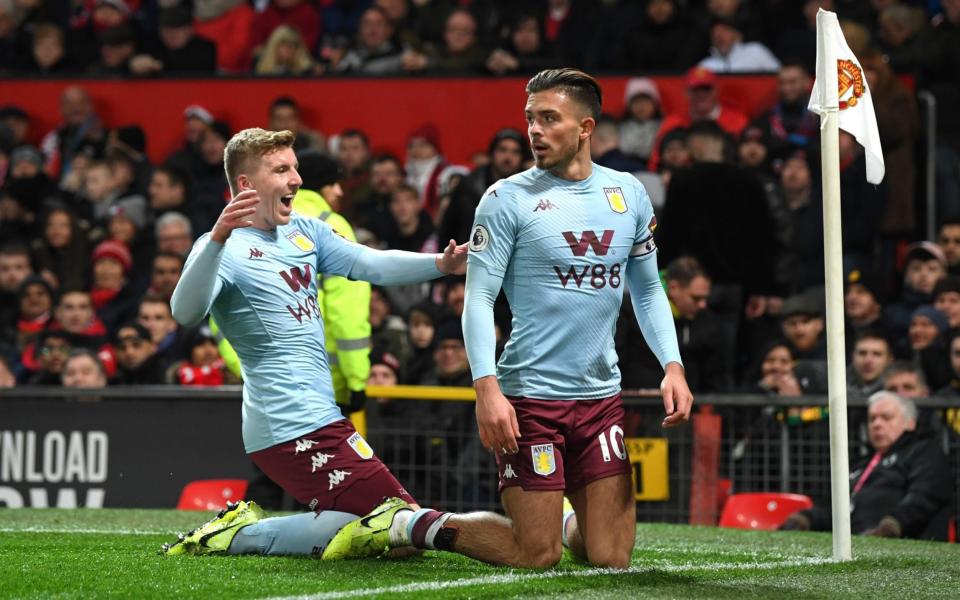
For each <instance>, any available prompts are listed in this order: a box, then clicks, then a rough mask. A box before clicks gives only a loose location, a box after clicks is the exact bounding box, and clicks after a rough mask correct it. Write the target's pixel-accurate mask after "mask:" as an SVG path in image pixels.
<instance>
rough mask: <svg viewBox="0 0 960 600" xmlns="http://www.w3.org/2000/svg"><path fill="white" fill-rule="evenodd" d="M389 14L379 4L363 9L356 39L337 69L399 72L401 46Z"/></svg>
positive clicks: (383, 73)
mask: <svg viewBox="0 0 960 600" xmlns="http://www.w3.org/2000/svg"><path fill="white" fill-rule="evenodd" d="M395 33H396V30H395V27H394V24H393V22H391V20H390V17H389V15H388V14H387V13H386V11H384V10H383V9H382V8H380V7H378V6H371V7H370V8H368V9H367V10H365V11H364V12H363V16H362V17H361V18H360V27H359V28H358V29H357V35H356V39H355V40H354V42H353V45H352V46H351V47H350V49H349V50H347V52H346V54H344V56H343V58H341V59H340V60H339V61H338V62H337V63H336V67H335V68H336V71H337V72H338V73H346V74H363V75H381V76H383V75H398V74H401V73H403V48H402V47H401V46H400V44H399V43H398V41H397V39H396V38H395Z"/></svg>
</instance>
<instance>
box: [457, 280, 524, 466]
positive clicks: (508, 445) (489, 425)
mask: <svg viewBox="0 0 960 600" xmlns="http://www.w3.org/2000/svg"><path fill="white" fill-rule="evenodd" d="M502 283H503V276H502V275H491V274H490V273H489V272H488V271H487V269H486V268H485V267H483V266H482V265H474V266H471V267H470V268H469V269H468V270H467V287H466V290H465V293H464V305H463V339H464V344H465V345H466V347H467V358H468V361H469V363H470V371H471V373H472V374H473V380H474V381H473V385H474V388H476V390H477V428H478V430H479V432H480V441H481V443H483V446H484V447H485V448H486V449H487V450H490V451H491V452H496V453H502V454H507V453H510V454H514V453H516V452H517V451H518V446H517V438H519V437H520V426H519V425H518V424H517V414H516V411H515V410H514V409H513V405H511V404H510V402H509V401H508V400H507V399H506V397H504V395H503V392H502V391H501V390H500V382H499V381H497V375H496V372H497V371H496V361H495V356H496V335H495V330H494V321H493V304H494V302H495V301H496V299H497V294H498V293H500V286H501V284H502Z"/></svg>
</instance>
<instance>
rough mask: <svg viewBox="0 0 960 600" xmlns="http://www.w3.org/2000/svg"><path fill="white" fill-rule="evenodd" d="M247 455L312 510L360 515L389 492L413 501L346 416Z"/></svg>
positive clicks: (387, 495) (390, 495)
mask: <svg viewBox="0 0 960 600" xmlns="http://www.w3.org/2000/svg"><path fill="white" fill-rule="evenodd" d="M250 458H251V459H253V462H254V463H256V465H257V466H258V467H260V468H261V469H262V470H263V472H264V473H266V474H267V477H269V478H270V479H272V480H273V481H274V482H276V483H277V484H278V485H279V486H280V487H282V488H283V489H284V490H286V491H287V493H289V494H290V495H291V496H293V497H294V498H296V499H297V501H298V502H300V503H301V504H306V505H307V506H309V507H310V508H311V509H312V510H315V511H317V512H319V511H321V510H339V511H341V512H346V513H353V514H355V515H365V514H367V513H369V512H370V511H371V510H373V509H374V508H375V507H376V506H377V505H379V504H380V503H381V502H383V499H384V498H389V497H394V496H396V497H398V498H402V499H404V500H406V501H407V502H409V503H410V504H416V501H415V500H414V499H413V496H411V495H410V494H409V493H408V492H407V490H406V489H404V487H403V486H402V485H400V482H399V481H397V478H396V477H394V476H393V474H392V473H391V472H390V471H389V470H388V469H387V467H386V465H384V464H383V463H382V462H380V459H379V458H377V456H376V455H374V453H373V448H371V447H370V445H369V444H367V441H366V440H365V439H363V437H362V436H361V435H360V434H359V433H357V430H356V429H354V427H353V423H351V422H350V421H349V420H348V419H342V420H340V421H336V422H335V423H331V424H330V425H327V426H326V427H321V428H320V429H318V430H316V431H314V432H313V433H308V434H306V435H304V436H301V437H300V438H298V439H295V440H290V441H289V442H284V443H282V444H277V445H276V446H271V447H270V448H265V449H264V450H258V451H257V452H254V453H252V454H250Z"/></svg>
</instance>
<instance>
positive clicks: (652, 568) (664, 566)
mask: <svg viewBox="0 0 960 600" xmlns="http://www.w3.org/2000/svg"><path fill="white" fill-rule="evenodd" d="M832 562H834V561H833V559H830V558H815V557H810V558H797V559H792V560H781V561H776V562H769V563H762V562H746V563H687V564H672V563H668V562H663V563H659V562H658V563H657V564H654V565H645V566H637V567H630V568H628V569H623V570H617V569H584V570H582V571H547V572H533V573H528V572H517V571H511V572H509V573H497V574H493V575H484V576H482V577H471V578H469V579H456V580H453V581H418V582H415V583H404V584H400V585H393V586H386V587H378V588H365V589H359V590H346V591H339V592H323V593H319V594H304V595H299V596H277V597H270V598H265V599H264V600H338V599H340V598H358V597H362V596H376V595H380V594H404V593H417V592H429V591H434V590H447V589H456V588H464V587H472V586H475V585H491V584H492V585H501V584H510V583H520V582H526V581H537V580H543V579H560V578H564V577H597V576H603V575H623V574H624V573H634V574H638V573H640V574H642V573H653V572H657V571H666V572H688V571H727V570H745V569H780V568H785V567H803V566H810V565H821V564H829V563H832Z"/></svg>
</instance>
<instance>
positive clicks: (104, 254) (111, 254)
mask: <svg viewBox="0 0 960 600" xmlns="http://www.w3.org/2000/svg"><path fill="white" fill-rule="evenodd" d="M101 258H112V259H113V260H115V261H117V262H118V263H120V265H121V266H122V267H123V272H124V273H129V272H130V269H132V268H133V256H132V255H131V254H130V250H129V249H128V248H127V247H126V246H125V245H123V244H122V243H120V242H118V241H116V240H105V241H103V242H100V243H99V244H97V247H96V248H94V249H93V261H92V262H94V263H96V262H97V261H98V260H100V259H101Z"/></svg>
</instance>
